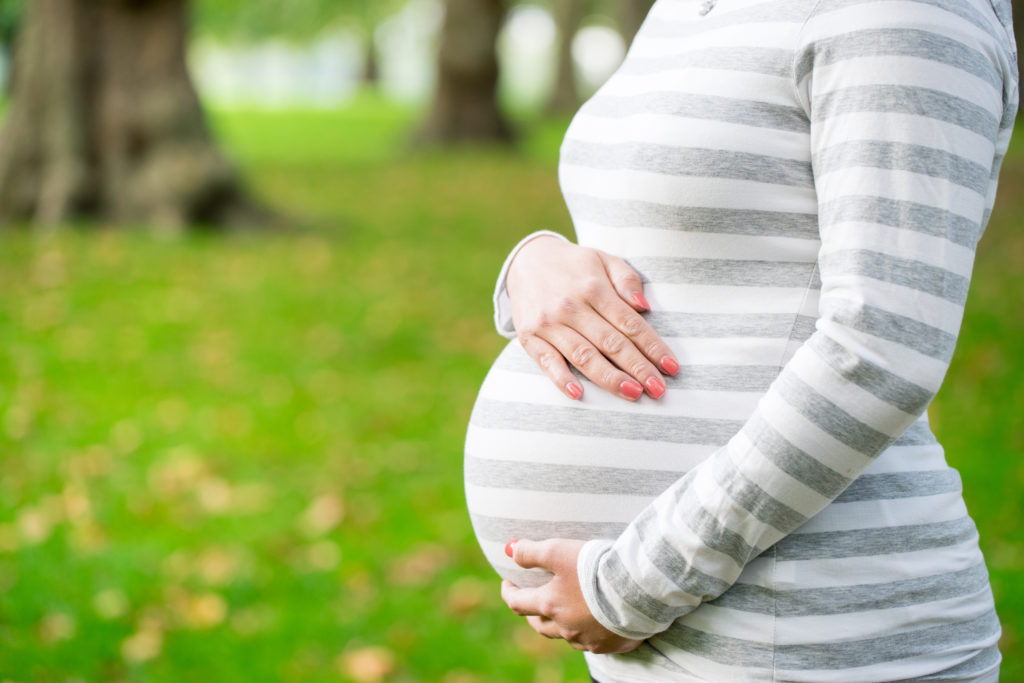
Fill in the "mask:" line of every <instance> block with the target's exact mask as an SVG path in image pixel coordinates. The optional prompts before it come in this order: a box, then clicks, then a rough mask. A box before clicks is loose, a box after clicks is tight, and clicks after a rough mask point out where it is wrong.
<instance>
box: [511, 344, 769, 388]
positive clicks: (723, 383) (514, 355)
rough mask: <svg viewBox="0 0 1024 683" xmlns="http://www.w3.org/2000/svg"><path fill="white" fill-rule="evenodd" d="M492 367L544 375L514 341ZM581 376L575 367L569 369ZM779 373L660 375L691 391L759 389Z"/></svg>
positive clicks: (722, 369)
mask: <svg viewBox="0 0 1024 683" xmlns="http://www.w3.org/2000/svg"><path fill="white" fill-rule="evenodd" d="M492 367H493V368H496V369H498V370H504V371H506V372H517V373H522V374H530V375H543V376H546V375H544V371H543V370H541V369H540V366H538V365H537V362H536V361H535V360H533V359H532V358H530V357H529V356H528V355H526V353H525V352H524V351H523V350H522V349H521V348H520V347H519V346H516V345H514V344H510V345H508V346H506V347H505V350H504V351H502V353H501V355H500V356H498V359H497V360H496V361H495V363H494V365H493V366H492ZM570 369H571V370H572V371H573V374H575V375H576V376H578V377H579V376H581V374H580V372H579V370H576V369H575V368H570ZM778 374H779V367H778V366H777V365H742V366H740V365H683V366H682V370H681V371H680V372H679V373H678V374H677V375H676V376H675V377H662V379H663V380H664V381H665V384H666V385H667V386H668V388H669V389H684V390H691V391H738V392H763V391H767V390H768V387H769V386H770V385H771V383H772V382H773V381H774V380H775V378H776V377H777V376H778Z"/></svg>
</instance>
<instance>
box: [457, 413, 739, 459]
mask: <svg viewBox="0 0 1024 683" xmlns="http://www.w3.org/2000/svg"><path fill="white" fill-rule="evenodd" d="M470 424H472V425H475V426H477V427H484V428H491V429H518V430H524V431H535V432H548V433H553V434H576V435H579V436H594V437H604V438H609V439H631V440H633V441H637V442H638V443H637V444H636V446H635V447H636V448H637V449H642V448H643V444H642V443H639V442H641V441H665V442H669V443H686V444H703V445H711V446H721V445H722V444H724V443H725V442H726V441H728V440H729V438H730V437H732V435H733V434H735V433H736V432H737V431H739V429H740V427H741V426H743V421H742V420H715V419H710V418H696V417H680V416H672V415H642V414H636V413H618V412H613V411H603V410H589V409H586V408H561V407H554V406H541V405H533V404H529V403H514V402H505V401H492V400H488V399H483V400H478V401H477V403H476V406H475V407H474V408H473V414H472V416H471V417H470ZM623 455H624V456H625V455H628V454H627V453H626V452H624V453H623Z"/></svg>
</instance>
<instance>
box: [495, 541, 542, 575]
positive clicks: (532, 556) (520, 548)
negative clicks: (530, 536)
mask: <svg viewBox="0 0 1024 683" xmlns="http://www.w3.org/2000/svg"><path fill="white" fill-rule="evenodd" d="M541 547H542V546H541V544H540V543H536V542H534V541H525V540H520V541H509V543H508V545H507V546H505V548H506V550H505V552H506V553H507V552H509V551H511V557H512V559H513V561H515V563H516V564H518V565H519V566H520V567H522V568H524V569H535V568H540V569H547V563H546V562H545V561H544V559H543V558H542V554H543V553H541Z"/></svg>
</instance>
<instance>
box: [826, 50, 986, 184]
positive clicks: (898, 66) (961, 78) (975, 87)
mask: <svg viewBox="0 0 1024 683" xmlns="http://www.w3.org/2000/svg"><path fill="white" fill-rule="evenodd" d="M880 73H884V74H885V81H884V82H885V84H886V85H897V86H911V87H920V88H927V89H929V90H935V91H938V92H944V93H947V94H950V95H953V96H954V97H960V98H963V99H966V100H967V101H969V102H971V103H972V104H975V105H977V106H979V107H982V108H984V109H986V110H988V112H989V113H991V114H992V116H993V117H995V119H996V120H997V121H998V120H999V118H1000V117H1001V116H1002V110H1003V101H1002V98H1003V93H1002V91H1000V90H996V89H995V88H993V87H992V84H991V83H989V82H988V81H985V80H982V79H980V78H978V77H977V76H975V75H973V74H971V73H969V72H967V71H964V70H963V69H957V68H955V67H952V66H949V65H946V64H942V63H940V62H934V61H932V60H928V59H920V58H917V57H902V56H899V55H891V54H889V55H881V56H878V57H856V58H853V59H846V60H843V61H841V62H837V63H834V64H830V65H827V66H822V67H818V68H817V69H815V71H814V90H815V94H816V95H817V96H824V95H826V94H828V93H829V92H830V91H832V90H841V89H844V88H855V87H859V86H869V87H871V86H877V85H878V82H879V79H878V74H880ZM927 123H929V119H928V118H926V117H923V116H919V117H918V125H919V126H921V127H925V124H927ZM841 137H842V138H845V137H846V136H845V135H842V136H841ZM933 140H934V137H933ZM988 146H989V147H991V143H989V145H988ZM825 149H827V148H825ZM989 164H991V162H989ZM989 164H987V165H989Z"/></svg>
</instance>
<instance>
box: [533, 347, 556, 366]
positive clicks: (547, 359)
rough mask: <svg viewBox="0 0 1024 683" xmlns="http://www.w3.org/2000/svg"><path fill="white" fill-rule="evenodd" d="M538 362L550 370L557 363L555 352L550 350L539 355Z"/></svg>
mask: <svg viewBox="0 0 1024 683" xmlns="http://www.w3.org/2000/svg"><path fill="white" fill-rule="evenodd" d="M537 364H538V365H540V366H541V367H542V368H544V369H545V370H548V369H550V368H552V367H554V365H555V354H553V353H551V352H550V351H545V352H543V353H541V354H540V355H538V356H537Z"/></svg>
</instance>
